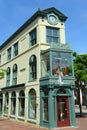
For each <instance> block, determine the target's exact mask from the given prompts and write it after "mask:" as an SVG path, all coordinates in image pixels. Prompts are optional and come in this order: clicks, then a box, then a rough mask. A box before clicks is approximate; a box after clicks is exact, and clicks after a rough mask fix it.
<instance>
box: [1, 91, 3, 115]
mask: <svg viewBox="0 0 87 130" xmlns="http://www.w3.org/2000/svg"><path fill="white" fill-rule="evenodd" d="M2 106H3V94H2V93H0V115H1V114H2Z"/></svg>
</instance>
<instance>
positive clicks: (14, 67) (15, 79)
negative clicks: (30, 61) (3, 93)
mask: <svg viewBox="0 0 87 130" xmlns="http://www.w3.org/2000/svg"><path fill="white" fill-rule="evenodd" d="M17 71H18V67H17V65H16V64H14V66H13V85H16V84H17Z"/></svg>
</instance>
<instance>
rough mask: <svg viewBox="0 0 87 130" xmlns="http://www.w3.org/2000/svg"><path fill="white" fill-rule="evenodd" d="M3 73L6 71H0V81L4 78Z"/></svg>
mask: <svg viewBox="0 0 87 130" xmlns="http://www.w3.org/2000/svg"><path fill="white" fill-rule="evenodd" d="M5 73H6V70H4V69H0V79H2V78H4V75H5Z"/></svg>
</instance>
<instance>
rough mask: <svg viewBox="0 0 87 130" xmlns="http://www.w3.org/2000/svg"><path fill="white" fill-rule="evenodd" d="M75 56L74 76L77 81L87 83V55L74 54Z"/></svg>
mask: <svg viewBox="0 0 87 130" xmlns="http://www.w3.org/2000/svg"><path fill="white" fill-rule="evenodd" d="M73 56H74V74H75V78H76V81H77V82H78V83H79V81H82V82H84V83H85V84H86V83H87V54H83V55H77V53H76V52H74V53H73Z"/></svg>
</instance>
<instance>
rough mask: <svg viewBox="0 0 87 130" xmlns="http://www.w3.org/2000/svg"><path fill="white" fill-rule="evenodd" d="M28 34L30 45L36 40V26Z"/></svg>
mask: <svg viewBox="0 0 87 130" xmlns="http://www.w3.org/2000/svg"><path fill="white" fill-rule="evenodd" d="M29 36H30V47H31V46H33V45H35V44H36V42H37V36H36V28H35V29H34V30H33V31H31V32H30V33H29Z"/></svg>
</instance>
